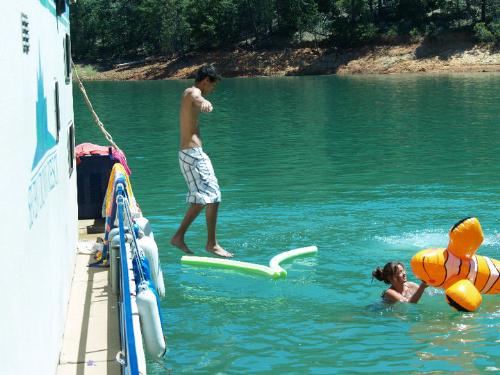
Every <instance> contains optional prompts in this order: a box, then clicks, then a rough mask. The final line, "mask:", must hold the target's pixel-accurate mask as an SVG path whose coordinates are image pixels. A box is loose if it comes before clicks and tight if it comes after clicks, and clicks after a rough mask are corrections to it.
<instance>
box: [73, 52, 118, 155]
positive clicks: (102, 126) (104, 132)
mask: <svg viewBox="0 0 500 375" xmlns="http://www.w3.org/2000/svg"><path fill="white" fill-rule="evenodd" d="M71 66H72V67H73V71H74V72H75V75H76V79H77V81H78V87H79V88H80V91H81V92H82V94H83V99H84V100H85V104H87V107H88V108H89V110H90V112H91V113H92V117H93V118H94V121H95V123H96V124H97V126H99V129H100V130H101V132H102V134H104V137H106V139H107V140H108V142H109V143H110V144H111V145H112V146H113V147H114V148H115V149H117V150H120V151H121V149H120V147H118V145H117V144H116V143H115V142H114V141H113V137H112V136H111V134H109V133H108V131H107V130H106V128H105V127H104V124H103V123H102V122H101V120H100V119H99V116H97V113H96V112H95V110H94V107H93V106H92V103H91V102H90V99H89V96H88V95H87V91H85V87H83V83H82V81H81V79H80V76H79V75H78V71H77V70H76V66H75V64H74V63H73V61H71Z"/></svg>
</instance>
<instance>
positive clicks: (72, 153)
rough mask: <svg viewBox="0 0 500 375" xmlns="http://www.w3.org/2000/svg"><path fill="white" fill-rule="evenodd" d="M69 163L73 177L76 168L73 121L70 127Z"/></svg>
mask: <svg viewBox="0 0 500 375" xmlns="http://www.w3.org/2000/svg"><path fill="white" fill-rule="evenodd" d="M68 165H69V176H70V177H71V174H72V173H73V169H74V168H75V124H73V121H72V122H71V123H70V125H69V129H68Z"/></svg>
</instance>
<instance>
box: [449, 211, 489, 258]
mask: <svg viewBox="0 0 500 375" xmlns="http://www.w3.org/2000/svg"><path fill="white" fill-rule="evenodd" d="M483 238H484V237H483V230H482V229H481V224H479V220H478V219H476V218H475V217H468V218H465V219H463V220H460V221H459V222H458V223H456V224H455V225H454V226H453V228H451V229H450V242H449V243H448V247H447V250H448V251H449V252H450V253H452V254H453V255H455V256H457V257H459V258H460V259H465V260H467V259H470V258H471V257H472V256H473V255H474V253H475V252H476V251H477V249H478V248H479V246H481V243H482V242H483Z"/></svg>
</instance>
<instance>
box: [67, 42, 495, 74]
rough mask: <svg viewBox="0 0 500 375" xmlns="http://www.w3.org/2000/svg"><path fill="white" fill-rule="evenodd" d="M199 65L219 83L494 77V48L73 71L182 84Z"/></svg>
mask: <svg viewBox="0 0 500 375" xmlns="http://www.w3.org/2000/svg"><path fill="white" fill-rule="evenodd" d="M205 63H212V64H215V66H216V67H217V68H218V69H219V71H220V72H221V74H222V75H223V76H224V77H255V76H294V75H321V74H339V75H345V74H392V73H479V72H500V48H498V47H494V46H488V45H479V44H474V43H473V42H471V41H468V40H460V39H454V40H446V41H434V42H418V43H410V44H404V45H386V46H374V47H363V48H360V49H352V50H345V51H342V52H340V51H337V50H332V49H328V48H320V47H318V48H312V47H301V48H283V49H274V50H261V51H248V50H243V49H236V50H233V51H226V52H221V51H218V52H208V53H190V54H186V55H183V56H176V57H154V58H148V59H145V60H142V61H136V62H129V63H125V64H118V65H114V66H112V67H109V68H106V69H103V68H100V69H97V70H89V69H85V67H84V65H83V64H79V65H77V69H78V70H79V74H80V77H81V78H82V79H84V80H161V79H183V78H192V77H193V75H194V72H195V71H196V70H197V69H198V68H199V67H200V66H201V65H203V64H205Z"/></svg>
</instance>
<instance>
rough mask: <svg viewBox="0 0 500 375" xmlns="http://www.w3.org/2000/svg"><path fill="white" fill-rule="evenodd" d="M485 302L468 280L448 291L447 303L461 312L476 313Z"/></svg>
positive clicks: (460, 282)
mask: <svg viewBox="0 0 500 375" xmlns="http://www.w3.org/2000/svg"><path fill="white" fill-rule="evenodd" d="M482 301H483V297H481V293H479V291H478V290H477V289H476V287H475V286H474V284H472V283H471V282H470V281H469V280H468V279H462V280H459V281H457V282H456V283H454V284H452V285H451V286H450V287H449V288H447V289H446V302H448V303H449V304H450V306H451V307H454V308H455V309H457V310H459V311H475V310H476V309H477V308H478V307H479V306H480V305H481V302H482Z"/></svg>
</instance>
